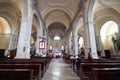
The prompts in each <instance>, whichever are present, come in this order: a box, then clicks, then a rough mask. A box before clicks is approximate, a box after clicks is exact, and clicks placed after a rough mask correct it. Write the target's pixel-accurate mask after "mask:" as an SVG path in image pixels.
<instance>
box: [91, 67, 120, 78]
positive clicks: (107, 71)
mask: <svg viewBox="0 0 120 80" xmlns="http://www.w3.org/2000/svg"><path fill="white" fill-rule="evenodd" d="M92 71H93V72H92V78H93V79H92V80H120V68H93V69H92Z"/></svg>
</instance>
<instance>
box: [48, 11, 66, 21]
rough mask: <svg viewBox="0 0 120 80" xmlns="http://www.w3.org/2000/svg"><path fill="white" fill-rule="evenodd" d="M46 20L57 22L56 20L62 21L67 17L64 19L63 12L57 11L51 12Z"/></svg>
mask: <svg viewBox="0 0 120 80" xmlns="http://www.w3.org/2000/svg"><path fill="white" fill-rule="evenodd" d="M48 18H49V19H51V20H57V21H58V20H64V19H66V18H67V17H66V14H65V13H64V12H62V11H59V10H58V11H53V12H51V14H50V15H49V17H48Z"/></svg>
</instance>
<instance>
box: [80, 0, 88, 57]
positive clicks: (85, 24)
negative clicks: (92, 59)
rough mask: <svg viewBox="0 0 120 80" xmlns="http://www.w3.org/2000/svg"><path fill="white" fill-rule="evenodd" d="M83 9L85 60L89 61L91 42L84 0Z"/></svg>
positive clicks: (82, 0) (82, 1) (82, 2)
mask: <svg viewBox="0 0 120 80" xmlns="http://www.w3.org/2000/svg"><path fill="white" fill-rule="evenodd" d="M81 9H82V14H83V22H84V40H85V59H88V53H89V52H90V41H89V29H88V23H87V12H86V7H85V1H84V0H81Z"/></svg>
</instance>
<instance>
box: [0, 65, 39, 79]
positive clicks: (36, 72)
mask: <svg viewBox="0 0 120 80" xmlns="http://www.w3.org/2000/svg"><path fill="white" fill-rule="evenodd" d="M0 69H31V70H33V75H34V76H33V78H37V79H38V80H41V65H40V64H0Z"/></svg>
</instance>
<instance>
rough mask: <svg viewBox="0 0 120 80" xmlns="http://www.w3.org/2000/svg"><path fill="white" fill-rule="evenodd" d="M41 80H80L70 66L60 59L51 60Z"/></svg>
mask: <svg viewBox="0 0 120 80" xmlns="http://www.w3.org/2000/svg"><path fill="white" fill-rule="evenodd" d="M42 80H80V79H79V77H78V76H77V75H76V73H75V72H73V70H72V69H71V68H70V65H69V64H67V63H65V62H64V61H63V60H62V59H61V58H60V59H53V60H52V61H51V63H50V65H49V68H48V69H47V71H46V73H45V74H44V77H43V78H42Z"/></svg>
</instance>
